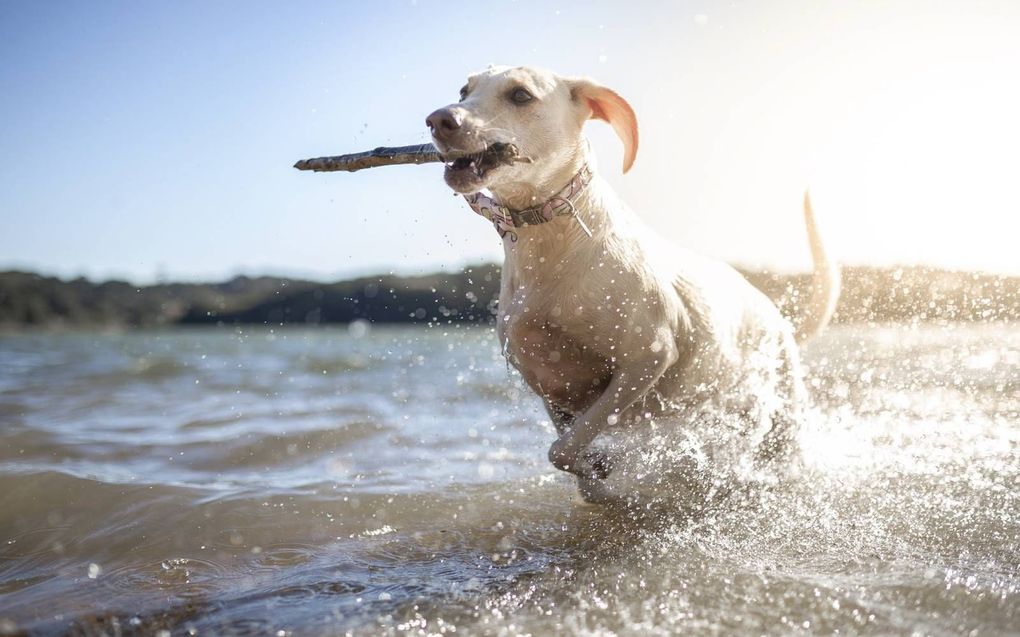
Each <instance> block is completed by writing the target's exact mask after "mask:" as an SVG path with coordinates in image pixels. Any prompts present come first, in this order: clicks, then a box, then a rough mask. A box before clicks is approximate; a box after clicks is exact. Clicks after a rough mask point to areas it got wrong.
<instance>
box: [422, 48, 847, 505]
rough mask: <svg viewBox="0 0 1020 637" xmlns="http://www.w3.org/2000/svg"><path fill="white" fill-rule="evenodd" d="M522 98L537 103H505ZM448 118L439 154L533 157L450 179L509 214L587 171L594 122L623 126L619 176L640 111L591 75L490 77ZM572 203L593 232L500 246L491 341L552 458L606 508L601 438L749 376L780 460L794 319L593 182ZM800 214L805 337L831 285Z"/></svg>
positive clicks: (757, 433) (793, 410)
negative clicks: (511, 151)
mask: <svg viewBox="0 0 1020 637" xmlns="http://www.w3.org/2000/svg"><path fill="white" fill-rule="evenodd" d="M517 88H524V89H526V90H527V91H529V92H530V93H531V94H532V95H533V96H534V99H533V100H532V101H530V102H528V103H527V104H525V105H519V104H515V103H513V102H511V101H510V100H508V95H510V94H511V93H512V92H513V91H514V90H516V89H517ZM444 109H446V111H444V110H443V109H440V110H439V111H436V113H433V116H430V119H429V123H430V126H432V125H433V124H434V122H436V121H438V120H437V119H435V116H436V115H437V114H438V115H439V116H443V117H453V118H454V119H453V120H452V121H454V122H455V123H456V127H455V128H452V129H451V130H437V129H438V128H439V127H435V126H433V140H434V143H435V144H436V146H437V147H438V148H439V149H440V151H442V152H450V151H457V152H477V151H478V150H480V149H483V148H484V147H485V145H487V144H491V143H494V142H505V143H513V144H515V145H517V146H518V148H520V150H521V153H522V155H525V156H527V157H529V158H531V159H532V163H530V164H515V165H510V166H501V167H499V168H496V169H494V170H491V171H489V172H487V173H485V174H484V175H481V176H477V178H476V176H473V175H468V176H466V177H464V176H458V175H451V174H450V172H449V171H448V173H447V182H448V184H449V185H450V186H451V187H452V188H454V189H455V190H457V191H458V192H464V193H469V192H475V191H478V190H480V189H482V188H488V189H489V190H491V191H492V193H493V194H494V195H495V197H496V198H497V199H498V200H499V201H501V202H502V203H503V204H504V205H506V206H508V207H511V208H516V209H523V208H527V207H531V206H534V205H537V204H540V203H542V202H544V201H546V200H547V199H548V198H549V197H551V196H552V195H553V194H555V193H556V192H557V191H559V189H560V188H562V187H563V185H564V184H566V183H567V182H568V181H569V180H570V179H571V177H573V175H575V174H576V173H577V172H578V171H579V170H580V168H581V167H582V166H583V165H584V164H585V163H588V164H589V165H593V163H594V157H592V156H591V154H590V151H589V149H588V144H587V142H586V141H585V139H584V136H583V134H582V129H583V127H584V124H585V122H586V121H588V120H589V119H602V120H606V121H608V122H609V123H610V124H611V125H612V126H613V128H614V130H616V132H617V133H618V135H619V136H620V138H621V140H622V141H623V144H624V171H626V170H627V169H629V168H630V165H631V164H632V163H633V161H634V157H635V156H636V153H637V145H638V130H637V120H636V117H635V116H634V113H633V110H632V109H631V108H630V106H629V105H628V104H627V103H626V101H625V100H623V98H621V97H620V96H619V95H618V94H616V93H615V92H613V91H611V90H610V89H608V88H605V87H603V86H600V85H598V84H596V83H595V82H592V81H590V80H586V79H571V78H564V77H560V76H557V75H555V74H553V73H550V72H547V71H542V70H538V69H531V68H523V67H518V68H505V67H492V68H490V69H488V70H486V71H484V72H482V73H478V74H476V75H473V76H471V78H470V79H469V81H468V85H467V87H466V95H465V97H464V99H462V100H461V101H460V102H458V103H455V104H451V105H449V106H446V107H444ZM593 168H594V166H593ZM663 200H664V201H665V200H666V199H665V198H664V199H663ZM575 206H576V208H577V212H578V215H579V217H580V218H581V219H582V220H583V221H584V222H585V224H586V225H587V226H588V227H589V228H590V229H591V230H592V233H593V236H591V237H589V236H588V235H587V234H586V233H585V232H584V231H583V230H582V228H581V225H580V224H579V223H578V222H577V220H575V219H573V218H571V217H561V218H557V219H555V220H553V221H551V222H548V223H545V224H541V225H538V226H532V227H526V228H522V229H520V230H519V231H518V232H517V237H518V239H517V241H513V240H512V239H511V237H510V235H508V236H507V237H506V238H504V241H503V245H504V252H505V260H504V264H503V274H502V280H501V285H500V298H499V312H498V316H497V331H498V334H499V338H500V341H501V342H502V343H503V345H504V348H505V351H506V352H507V356H508V358H509V360H510V361H511V362H512V363H513V365H514V366H515V367H516V368H517V369H518V370H519V371H520V373H521V375H522V376H523V378H524V380H525V382H527V384H528V385H529V386H530V387H531V388H532V389H533V390H534V391H535V392H536V393H537V394H538V395H539V396H541V398H542V399H543V401H544V402H545V405H546V408H547V410H548V411H549V414H550V417H551V418H552V420H553V423H554V425H555V426H556V429H557V432H558V436H559V437H558V438H557V439H556V441H555V442H554V443H553V445H552V447H551V448H550V450H549V459H550V461H551V462H552V463H553V464H554V465H555V466H556V467H558V468H560V469H562V470H564V471H569V472H570V473H572V474H574V475H576V476H577V479H578V485H579V487H580V490H581V493H582V495H583V496H584V497H585V498H586V499H587V500H589V501H593V502H604V501H607V500H608V499H610V498H611V495H610V494H609V492H608V491H607V489H606V487H605V478H606V477H607V476H608V474H609V473H610V472H611V471H612V460H613V459H612V458H611V457H607V456H606V455H605V454H604V453H601V452H599V451H597V450H595V449H594V448H593V447H592V446H591V445H592V442H593V441H595V439H596V438H597V437H598V436H599V435H600V434H602V433H603V432H604V431H606V430H607V428H613V429H619V428H625V427H642V426H644V424H646V423H648V422H649V420H654V419H656V418H659V417H660V416H663V415H666V414H670V413H677V412H678V410H681V411H682V409H683V408H684V407H686V406H693V405H696V404H699V403H703V402H705V401H711V400H712V399H713V398H718V397H720V396H728V395H729V394H730V393H731V392H734V391H736V390H737V389H738V386H739V385H740V382H741V379H744V378H747V376H748V374H749V370H754V372H753V373H754V375H755V377H756V379H757V380H756V382H757V383H758V385H759V386H758V391H765V392H768V393H770V394H771V397H770V398H769V399H768V400H766V401H764V402H763V401H761V400H757V401H752V402H753V403H754V404H752V405H749V406H748V407H746V408H743V409H744V411H745V412H746V416H747V420H748V424H747V427H748V431H749V432H750V434H749V435H752V436H753V437H754V439H755V441H756V445H757V449H758V451H759V452H760V453H761V454H762V455H773V454H776V453H780V452H781V451H782V449H783V448H784V447H786V446H787V442H788V438H789V437H790V432H791V431H792V429H793V427H794V426H795V424H796V421H797V418H798V413H797V412H798V409H799V405H800V403H801V402H802V395H803V386H802V383H801V371H800V362H799V356H798V351H797V341H796V338H795V336H794V329H793V326H792V325H791V324H790V322H788V321H787V320H786V319H785V318H783V316H782V315H781V314H780V312H779V311H778V310H777V309H776V307H775V306H774V305H773V304H772V302H771V301H769V299H768V298H766V297H765V296H764V295H763V294H762V293H761V292H760V291H759V290H757V289H756V288H754V287H753V286H752V285H750V284H749V283H748V282H747V281H746V280H745V279H744V278H743V277H742V276H740V275H739V274H738V273H737V272H736V271H735V270H733V269H732V268H731V267H730V266H728V265H726V264H724V263H721V262H718V261H715V260H711V259H707V258H704V257H701V256H699V255H696V254H694V253H692V252H689V251H686V250H682V249H679V248H676V247H673V246H670V245H668V244H664V243H663V242H661V241H660V240H659V239H658V237H656V236H655V235H653V234H652V233H650V232H649V231H648V230H647V229H646V227H645V226H644V224H642V223H641V222H640V220H639V219H638V218H637V216H636V215H635V214H634V213H633V212H632V211H631V210H630V209H629V208H628V207H627V206H626V205H625V204H624V203H623V202H622V201H620V200H619V198H618V197H617V196H616V194H615V193H614V192H613V190H612V189H611V188H610V187H609V185H608V184H607V183H606V182H605V181H604V180H603V179H601V178H599V177H598V175H597V173H596V176H595V178H594V180H593V181H592V182H591V184H589V186H588V188H587V189H586V190H585V191H584V192H583V193H582V194H581V196H580V197H579V198H578V199H577V201H576V202H575ZM806 212H807V214H808V222H809V231H810V234H811V239H812V253H813V256H814V257H815V267H816V276H815V289H814V293H813V295H812V299H811V302H810V303H809V304H808V307H807V308H806V310H807V311H806V312H805V314H804V319H803V321H802V322H801V325H800V329H799V332H798V334H800V335H802V336H803V337H805V338H806V337H807V336H809V335H810V334H813V333H815V332H817V331H819V330H820V329H822V328H823V327H824V325H825V323H826V322H827V321H828V318H829V316H830V314H831V312H832V305H833V304H834V302H835V294H834V289H835V287H836V280H834V278H833V276H832V273H831V268H830V266H829V263H828V261H827V260H826V259H825V255H824V251H823V250H822V248H821V243H820V241H819V240H818V236H817V232H815V230H814V225H813V219H812V218H811V217H810V209H807V210H806ZM738 402H739V401H738Z"/></svg>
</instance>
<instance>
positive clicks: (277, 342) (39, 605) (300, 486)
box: [0, 324, 1020, 635]
mask: <svg viewBox="0 0 1020 637" xmlns="http://www.w3.org/2000/svg"><path fill="white" fill-rule="evenodd" d="M805 358H806V360H807V362H808V363H809V365H810V367H811V375H810V385H811V386H812V392H813V394H814V397H815V399H816V401H817V403H818V410H817V413H816V414H815V416H814V417H813V419H812V423H811V426H810V427H809V428H808V429H807V430H806V431H805V432H804V434H803V436H802V440H801V442H802V446H803V448H804V455H805V460H806V468H805V469H804V470H803V471H801V472H800V473H799V474H798V475H797V476H794V477H791V478H789V479H788V480H787V481H786V482H784V483H781V484H779V485H777V486H775V487H773V488H769V489H762V490H758V491H757V492H751V493H746V494H742V495H741V496H740V497H738V496H736V495H734V496H732V497H730V498H728V499H724V500H723V501H721V502H718V503H716V504H715V505H713V506H712V507H710V508H708V509H707V510H703V511H700V512H698V513H696V514H694V513H691V512H690V511H684V510H682V509H678V510H675V511H670V510H667V511H659V510H657V511H656V512H655V514H654V515H652V514H647V513H646V514H645V515H641V516H636V515H635V514H634V512H632V511H614V510H606V509H601V508H594V507H588V506H584V505H582V504H580V503H579V501H578V499H577V498H576V496H575V494H574V488H573V486H572V484H571V483H570V481H569V480H567V478H566V477H565V476H564V475H562V474H559V473H557V472H555V471H553V470H551V468H550V467H549V466H548V464H547V463H546V460H545V455H546V453H545V452H546V448H547V447H548V445H549V443H550V442H551V440H552V438H553V433H552V427H551V426H550V425H549V424H548V423H547V422H544V414H543V413H542V412H541V411H540V410H539V408H538V403H537V401H536V399H534V398H533V397H532V396H531V395H530V394H529V393H528V392H527V391H526V390H525V389H524V388H523V387H522V386H521V385H520V383H519V381H518V380H517V379H516V377H515V376H514V375H513V374H510V373H509V372H508V371H507V368H506V365H505V363H504V362H503V360H502V359H501V358H500V356H499V352H498V351H497V349H496V346H495V338H494V336H493V335H492V333H491V331H490V330H487V329H482V328H477V327H475V328H468V327H457V328H453V327H451V328H434V329H426V328H373V329H370V330H369V329H367V327H366V326H365V325H362V324H357V325H354V326H352V328H350V329H348V328H334V329H314V330H312V329H309V330H301V329H294V330H284V331H270V330H248V329H245V330H233V329H220V330H210V331H200V330H175V331H162V332H138V333H127V334H65V335H42V334H23V335H11V336H4V337H0V360H2V361H3V364H2V367H0V425H2V427H0V635H3V634H19V633H20V632H27V633H30V634H41V635H47V634H63V633H68V632H70V633H74V634H103V633H106V634H111V635H112V634H133V633H137V634H160V633H161V631H167V632H163V633H162V634H163V635H166V634H172V635H178V634H181V635H184V634H223V635H231V634H236V635H251V634H266V633H269V634H276V635H292V634H293V635H320V634H336V633H343V632H347V631H349V632H353V633H355V634H379V633H397V634H404V633H411V634H440V633H448V632H454V631H455V632H457V633H459V634H522V633H523V634H527V633H531V634H536V635H545V634H611V633H620V634H641V635H646V634H648V635H655V634H663V635H669V634H678V633H683V634H727V635H742V634H747V635H750V634H755V635H757V634H762V633H771V634H796V633H805V634H808V633H811V634H815V633H834V632H837V631H838V632H839V633H840V634H910V633H912V632H916V633H918V634H931V635H956V634H965V633H968V632H972V631H973V632H974V634H982V635H995V634H1011V633H1012V634H1016V632H1017V631H1018V630H1020V329H1018V328H1017V327H1016V326H985V327H971V326H967V327H959V328H934V327H927V328H916V329H908V328H903V327H886V328H870V329H860V328H836V329H832V330H830V331H829V332H828V333H827V334H826V335H824V336H823V337H822V338H820V339H819V340H818V341H817V342H815V343H813V344H812V345H811V346H810V347H809V348H808V349H807V351H806V352H805ZM280 631H282V632H280Z"/></svg>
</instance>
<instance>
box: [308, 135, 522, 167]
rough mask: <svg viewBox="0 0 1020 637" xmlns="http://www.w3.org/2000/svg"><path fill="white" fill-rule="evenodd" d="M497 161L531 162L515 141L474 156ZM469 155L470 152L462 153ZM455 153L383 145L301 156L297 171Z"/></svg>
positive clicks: (418, 160)
mask: <svg viewBox="0 0 1020 637" xmlns="http://www.w3.org/2000/svg"><path fill="white" fill-rule="evenodd" d="M483 155H484V156H485V158H486V160H489V161H492V162H494V163H496V164H513V163H516V162H527V163H531V160H530V159H528V158H527V157H521V156H520V155H519V151H518V150H517V147H516V146H514V145H513V144H504V143H502V142H497V143H495V144H492V145H491V146H489V147H488V148H486V149H485V151H483V152H482V153H478V154H477V155H473V157H474V156H476V157H478V158H481V157H482V156H483ZM460 156H462V157H463V156H467V155H460ZM457 158H458V157H456V156H453V154H447V156H446V157H443V155H441V154H439V151H438V150H437V149H436V147H435V146H433V145H432V144H419V145H417V146H396V147H389V146H380V147H379V148H375V149H373V150H369V151H365V152H363V153H353V154H351V155H335V156H333V157H316V158H314V159H302V160H301V161H299V162H298V163H296V164H294V168H297V169H298V170H314V171H315V172H317V173H320V172H334V171H340V170H342V171H346V172H349V173H352V172H354V171H356V170H361V169H362V168H375V167H376V166H392V165H397V164H431V163H437V162H444V161H449V160H452V159H457Z"/></svg>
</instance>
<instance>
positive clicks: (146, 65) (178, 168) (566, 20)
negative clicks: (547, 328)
mask: <svg viewBox="0 0 1020 637" xmlns="http://www.w3.org/2000/svg"><path fill="white" fill-rule="evenodd" d="M486 12H487V15H486V16H485V18H486V24H487V25H489V26H488V27H487V31H488V32H487V36H486V37H487V39H486V44H487V46H484V47H468V48H467V49H465V48H464V47H457V46H450V43H449V41H447V40H446V39H445V38H443V37H440V35H441V34H443V33H462V32H469V33H470V32H472V31H471V29H472V28H475V24H476V22H477V7H474V8H472V6H471V5H467V4H451V3H444V4H442V5H435V4H432V3H429V2H387V3H378V4H372V5H370V6H362V5H322V4H315V5H307V6H301V7H291V6H278V5H271V4H256V5H253V4H250V3H245V4H241V3H221V4H216V5H206V4H202V3H198V2H186V3H176V4H174V5H172V6H168V5H160V4H157V3H143V4H134V3H126V2H122V3H109V4H103V5H99V6H86V5H77V4H72V3H66V4H60V3H58V4H46V5H38V4H32V5H16V4H8V5H4V6H3V7H0V35H2V36H3V38H2V41H0V51H2V52H3V53H5V55H3V56H0V90H2V91H3V93H4V95H5V97H6V99H5V100H4V102H3V103H0V121H3V122H4V123H3V125H2V126H0V221H2V223H3V227H4V232H3V233H2V234H0V269H3V270H11V269H17V270H25V271H34V272H40V273H44V274H46V275H52V276H57V277H60V278H64V279H67V278H74V277H77V276H84V277H85V278H88V279H89V280H93V281H102V280H111V279H120V280H126V281H129V282H132V283H135V284H139V285H148V284H151V283H153V282H156V281H157V280H160V279H162V280H170V281H175V282H202V281H206V282H208V281H216V280H225V279H228V278H231V277H234V276H238V275H243V276H260V275H268V276H277V275H282V276H285V277H289V278H304V279H308V280H317V281H326V280H338V279H346V278H355V277H358V276H375V275H378V274H379V273H381V272H394V273H397V274H398V275H401V276H405V275H413V274H422V273H431V272H435V271H443V270H445V271H456V270H459V269H461V268H462V267H464V266H465V265H467V264H469V263H477V262H483V261H487V262H497V263H498V262H499V261H501V258H502V256H501V255H502V248H501V245H500V242H499V240H498V238H497V237H496V235H495V233H493V232H492V231H491V228H490V227H489V226H488V224H487V223H485V222H484V221H483V220H480V219H478V218H477V217H476V216H475V215H473V214H472V213H471V212H470V211H469V210H468V209H467V207H466V206H464V205H463V203H462V202H461V201H459V200H458V199H456V198H454V197H453V196H451V193H450V191H449V189H448V188H447V187H446V186H445V184H443V181H442V177H441V174H440V170H439V169H438V167H429V166H404V167H389V168H383V169H378V170H370V171H364V172H360V173H358V174H356V175H353V174H325V175H311V174H305V173H300V172H298V171H296V170H294V169H293V168H291V165H292V164H293V163H294V161H296V160H297V159H300V158H304V157H312V156H320V155H332V154H339V153H346V152H357V151H361V150H367V149H370V148H373V147H375V146H379V145H402V144H413V143H421V142H425V141H428V136H427V133H426V129H425V126H424V123H423V120H424V117H425V115H426V114H427V113H428V112H430V111H431V110H432V109H434V108H436V107H438V106H441V105H444V104H446V103H448V102H450V101H453V100H455V99H456V92H457V89H458V88H459V87H460V85H461V84H462V81H463V78H464V76H465V75H466V74H467V73H469V72H471V71H474V70H477V69H479V68H483V67H484V66H486V65H487V64H489V63H510V64H518V63H520V64H526V63H537V65H539V66H544V67H548V68H552V69H554V70H557V71H558V72H560V73H563V74H568V75H588V76H591V77H593V78H595V79H597V80H598V81H600V82H603V83H604V84H606V85H608V86H610V87H612V88H614V89H617V90H618V91H619V92H620V93H621V94H622V95H623V96H624V97H625V98H627V99H628V100H629V101H630V102H631V104H632V105H633V106H634V108H635V110H636V111H637V113H638V118H639V121H640V124H641V131H642V148H641V150H640V151H639V153H638V158H637V163H636V164H635V167H634V170H633V171H632V172H631V173H630V174H629V175H627V176H622V175H620V174H618V173H619V171H618V169H617V166H618V164H619V156H620V146H619V143H618V142H617V141H616V139H615V138H614V137H613V135H612V132H611V130H610V129H609V128H608V127H607V126H604V125H602V124H600V123H592V124H590V125H589V126H588V127H587V129H586V130H587V134H588V136H589V138H590V139H591V140H592V145H593V147H594V148H595V150H596V153H597V155H598V157H599V160H600V162H599V163H600V164H601V166H602V167H603V170H602V173H603V174H604V175H605V176H606V178H607V179H608V180H609V181H610V182H611V183H612V185H613V186H614V187H615V188H616V189H617V190H618V191H619V192H620V194H621V196H622V197H623V198H624V200H626V201H627V202H628V203H629V204H630V205H631V207H633V208H634V209H635V210H636V211H637V212H638V214H639V216H641V217H642V218H643V219H644V220H645V222H646V223H647V224H648V225H650V226H651V227H652V229H653V230H654V231H656V232H658V233H660V234H662V235H663V236H666V237H668V238H669V239H671V240H673V241H674V242H675V243H677V244H678V245H681V246H684V247H688V248H692V249H695V250H697V251H699V252H703V253H705V254H708V255H712V256H716V257H719V258H721V259H723V260H726V261H728V262H730V263H734V264H736V265H738V267H742V268H747V269H756V270H758V269H768V270H770V271H774V272H779V273H787V272H796V271H806V270H807V269H808V249H807V242H806V239H805V237H804V230H803V227H802V226H801V225H800V218H801V215H800V198H801V196H802V194H803V191H804V189H805V188H806V187H810V190H811V194H812V199H813V200H814V202H815V208H816V210H817V212H818V214H819V217H820V221H821V223H822V225H823V228H824V231H825V234H826V236H827V238H828V239H829V240H830V243H831V245H832V252H833V253H834V255H835V256H836V257H837V258H838V259H839V260H840V262H841V263H842V264H844V265H847V266H851V267H853V266H873V267H914V266H920V267H933V268H938V269H945V270H954V271H968V272H969V271H980V272H986V273H989V274H1006V275H1016V274H1020V251H1017V250H1016V248H1015V245H1014V243H1015V237H1016V236H1018V235H1020V214H1018V213H1020V191H1017V189H1016V188H1015V187H1014V186H1013V181H1014V180H1015V176H1016V174H1020V157H1018V156H1017V155H1016V154H1015V152H1013V150H1012V149H1015V148H1017V147H1020V118H1018V117H1017V116H1016V113H1018V112H1020V87H1018V86H1017V84H1016V82H1015V81H1011V78H1012V77H1013V75H1015V69H1016V68H1020V47H1017V46H1015V42H1016V41H1017V39H1020V5H1017V4H1016V3H1010V2H1008V1H991V0H989V1H985V2H976V3H970V4H968V5H967V6H959V5H954V6H932V5H931V4H930V3H924V2H919V1H909V2H902V3H897V4H896V5H895V6H887V5H883V4H880V3H857V4H854V5H850V6H848V5H845V4H841V3H830V2H826V3H821V4H819V3H804V2H795V1H783V2H777V3H770V4H769V5H768V6H749V7H733V6H721V5H717V4H715V3H712V2H709V1H707V0H706V1H692V2H683V3H671V4H669V5H667V6H657V7H642V8H641V9H640V10H634V9H633V8H631V7H626V6H624V7H621V6H619V5H616V4H614V3H610V2H598V3H594V4H589V5H584V6H583V7H582V6H581V5H578V4H571V3H563V4H560V5H557V6H554V7H547V6H545V5H543V4H541V3H538V2H520V3H512V4H500V5H498V6H495V7H489V8H487V9H486ZM522 32H528V33H530V34H531V37H529V38H528V40H527V42H524V43H522V42H520V39H519V37H517V35H518V34H519V33H522ZM429 34H437V35H436V37H427V36H428V35H429ZM404 40H406V41H407V42H408V43H409V45H413V46H379V45H378V44H379V43H380V42H384V43H385V42H391V41H392V42H396V43H398V44H399V43H400V42H401V41H404ZM476 49H480V50H481V51H482V52H481V53H480V54H478V53H475V50H476ZM352 60H353V62H352ZM650 62H652V63H650ZM655 62H658V64H655ZM651 67H657V68H651ZM663 183H665V184H669V186H670V189H669V190H668V191H665V192H664V191H663V190H662V188H661V187H660V186H659V185H660V184H663ZM394 193H398V196H399V199H397V198H396V197H394ZM663 200H666V201H667V202H668V203H669V205H668V206H664V205H663Z"/></svg>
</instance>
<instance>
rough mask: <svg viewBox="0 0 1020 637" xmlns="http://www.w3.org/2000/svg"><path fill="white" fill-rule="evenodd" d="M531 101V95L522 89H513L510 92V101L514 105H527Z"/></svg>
mask: <svg viewBox="0 0 1020 637" xmlns="http://www.w3.org/2000/svg"><path fill="white" fill-rule="evenodd" d="M533 99H535V98H534V97H533V96H532V95H531V93H529V92H527V91H525V90H524V89H522V88H515V89H514V90H512V91H510V101H511V102H513V103H514V104H527V103H528V102H530V101H531V100H533Z"/></svg>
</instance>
